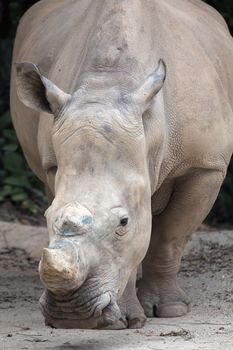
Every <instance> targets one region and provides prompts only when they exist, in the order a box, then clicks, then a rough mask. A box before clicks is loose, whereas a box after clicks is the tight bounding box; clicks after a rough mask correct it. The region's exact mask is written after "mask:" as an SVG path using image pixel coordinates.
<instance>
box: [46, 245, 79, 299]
mask: <svg viewBox="0 0 233 350" xmlns="http://www.w3.org/2000/svg"><path fill="white" fill-rule="evenodd" d="M84 265H85V264H84V262H83V261H81V260H80V256H78V252H76V249H75V247H74V246H73V245H72V244H71V243H69V242H62V241H60V242H58V243H56V244H55V245H53V246H51V247H49V248H44V250H43V252H42V257H41V261H40V264H39V273H40V279H41V281H42V283H43V284H44V286H45V287H46V288H47V289H48V290H50V291H51V292H53V293H54V294H56V295H65V294H67V293H69V292H71V291H73V290H75V289H78V288H79V287H80V286H81V284H82V283H83V282H84V280H85V275H86V273H85V270H86V268H85V266H84Z"/></svg>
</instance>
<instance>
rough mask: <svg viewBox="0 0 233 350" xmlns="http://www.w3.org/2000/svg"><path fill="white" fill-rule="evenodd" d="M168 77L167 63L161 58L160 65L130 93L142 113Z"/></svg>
mask: <svg viewBox="0 0 233 350" xmlns="http://www.w3.org/2000/svg"><path fill="white" fill-rule="evenodd" d="M165 78H166V64H165V62H164V61H163V60H162V59H160V60H159V62H158V67H157V68H156V69H155V70H154V71H153V72H152V73H151V74H150V75H148V77H147V78H146V79H145V81H144V82H143V83H142V84H141V85H140V86H139V87H138V88H137V89H136V90H134V91H133V92H131V93H130V95H128V97H129V98H130V100H131V103H134V104H135V105H136V107H138V108H139V109H140V110H141V111H142V113H143V112H145V111H146V110H147V109H148V108H149V107H150V103H151V101H152V99H153V97H154V96H155V95H156V94H157V93H158V92H159V91H160V90H161V88H162V87H163V84H164V81H165ZM126 99H127V97H126Z"/></svg>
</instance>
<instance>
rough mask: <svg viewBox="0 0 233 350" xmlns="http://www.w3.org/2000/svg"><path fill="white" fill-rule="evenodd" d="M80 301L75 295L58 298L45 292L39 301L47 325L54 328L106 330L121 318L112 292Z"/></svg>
mask: <svg viewBox="0 0 233 350" xmlns="http://www.w3.org/2000/svg"><path fill="white" fill-rule="evenodd" d="M78 301H79V302H77V299H76V298H75V296H74V294H72V295H70V296H66V297H57V296H56V295H54V294H53V293H51V292H50V291H48V290H45V291H44V293H43V294H42V296H41V298H40V301H39V303H40V308H41V311H42V314H43V315H44V317H45V324H46V325H47V326H51V327H53V328H80V329H83V328H85V329H93V328H104V327H107V326H111V325H112V324H114V322H116V321H117V320H119V319H120V317H121V312H120V309H119V307H118V305H117V303H116V301H115V298H114V297H113V293H112V292H111V291H107V292H104V293H101V294H100V295H97V296H95V297H93V298H91V299H89V300H88V301H85V302H83V303H80V300H78Z"/></svg>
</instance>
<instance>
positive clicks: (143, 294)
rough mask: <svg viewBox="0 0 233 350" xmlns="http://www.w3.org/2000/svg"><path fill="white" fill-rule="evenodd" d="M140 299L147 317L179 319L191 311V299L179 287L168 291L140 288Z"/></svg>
mask: <svg viewBox="0 0 233 350" xmlns="http://www.w3.org/2000/svg"><path fill="white" fill-rule="evenodd" d="M138 298H139V300H140V302H141V305H142V307H143V309H144V311H145V314H146V316H147V317H179V316H183V315H185V314H187V313H188V312H189V311H190V309H191V305H190V299H189V298H188V296H187V295H186V294H185V292H184V291H183V290H182V289H181V288H179V287H176V288H175V289H173V290H171V289H170V290H169V289H168V290H167V291H166V290H165V289H162V290H161V289H159V288H153V290H152V289H151V290H149V289H148V288H147V289H146V288H145V287H140V288H139V290H138Z"/></svg>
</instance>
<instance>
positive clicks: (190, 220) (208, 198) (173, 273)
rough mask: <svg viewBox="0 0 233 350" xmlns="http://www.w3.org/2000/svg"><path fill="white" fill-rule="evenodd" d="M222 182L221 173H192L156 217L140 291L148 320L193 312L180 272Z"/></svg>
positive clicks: (181, 180)
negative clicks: (191, 240)
mask: <svg viewBox="0 0 233 350" xmlns="http://www.w3.org/2000/svg"><path fill="white" fill-rule="evenodd" d="M222 181H223V174H222V172H220V171H214V170H196V171H192V173H191V174H189V176H186V177H185V178H180V179H177V180H176V184H175V187H174V192H173V193H172V196H171V199H170V201H169V203H168V205H167V207H166V209H165V210H164V211H163V212H162V213H161V214H160V215H158V216H154V217H153V225H152V238H151V243H150V246H149V249H148V252H147V255H146V257H145V259H144V261H143V278H142V280H141V281H140V282H139V289H138V298H139V300H140V302H141V305H142V306H143V308H144V311H145V314H146V315H147V316H148V317H153V316H158V317H177V316H182V315H184V314H186V313H187V312H188V311H189V310H190V300H189V298H188V297H187V296H186V294H185V293H184V291H183V290H182V289H181V288H180V287H179V286H178V284H177V272H178V270H179V267H180V261H181V257H182V253H183V249H184V246H185V243H186V242H187V240H188V238H189V237H190V234H191V233H192V232H193V231H194V230H195V229H196V228H197V226H198V225H199V224H200V223H201V222H202V221H203V220H204V218H205V217H206V215H207V214H208V212H209V211H210V209H211V207H212V205H213V203H214V201H215V199H216V197H217V194H218V192H219V189H220V187H221V184H222Z"/></svg>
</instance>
